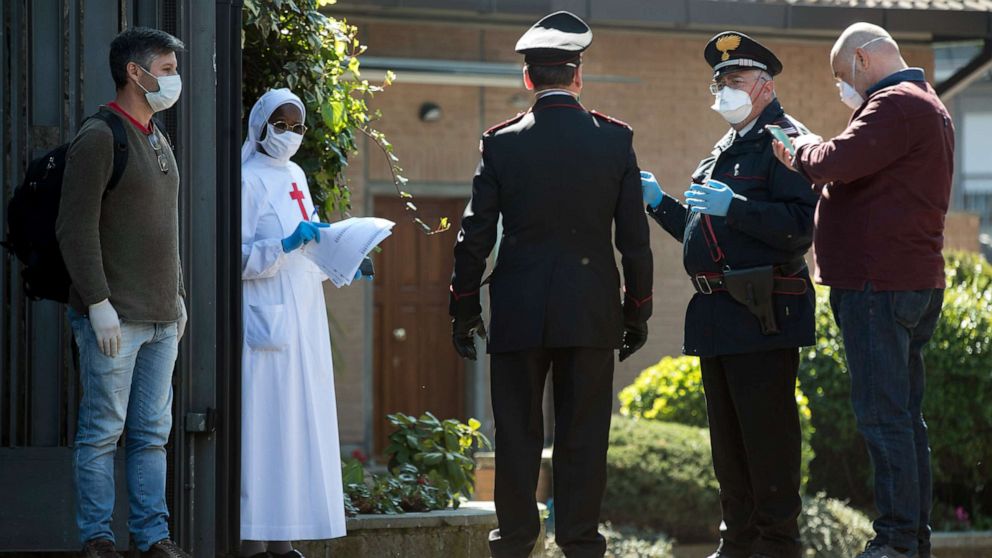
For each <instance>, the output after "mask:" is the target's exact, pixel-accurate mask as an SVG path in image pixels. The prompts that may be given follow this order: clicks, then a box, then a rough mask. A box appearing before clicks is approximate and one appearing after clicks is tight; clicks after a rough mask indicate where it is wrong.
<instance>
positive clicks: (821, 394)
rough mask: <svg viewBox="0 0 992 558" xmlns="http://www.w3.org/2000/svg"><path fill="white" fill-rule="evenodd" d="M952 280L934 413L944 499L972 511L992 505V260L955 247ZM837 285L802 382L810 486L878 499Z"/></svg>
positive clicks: (937, 347)
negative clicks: (853, 399) (810, 432)
mask: <svg viewBox="0 0 992 558" xmlns="http://www.w3.org/2000/svg"><path fill="white" fill-rule="evenodd" d="M946 260H947V265H946V275H947V281H948V287H947V290H946V292H945V295H944V307H943V314H942V316H941V321H940V323H939V325H938V326H937V330H936V332H935V333H934V336H933V339H932V340H931V342H930V344H929V345H928V347H927V349H926V351H925V354H924V360H925V363H926V367H927V388H926V389H927V393H926V398H925V400H924V416H925V417H926V419H927V423H928V425H929V428H930V445H931V447H932V449H933V453H932V462H933V472H934V488H935V491H934V494H935V498H936V500H937V503H938V504H939V506H941V507H942V508H943V509H952V510H955V509H957V508H958V507H963V508H964V510H965V512H967V513H970V515H971V516H972V517H981V516H982V515H987V514H989V513H990V512H992V488H990V487H989V486H988V484H987V483H988V479H989V478H990V477H992V467H990V463H992V444H989V443H988V442H987V440H988V438H989V435H988V433H989V432H992V405H990V404H989V400H988V397H987V394H989V393H992V266H990V265H989V263H988V262H986V261H985V259H984V258H982V257H981V256H980V255H978V254H969V253H955V252H949V253H948V254H946ZM828 292H829V291H828V290H827V289H823V288H818V289H817V336H818V341H817V346H816V347H815V348H810V349H809V350H806V351H804V353H803V357H804V358H803V361H802V364H801V366H800V383H801V385H802V386H803V389H804V391H805V393H806V394H807V395H808V396H809V398H810V408H811V410H812V413H813V417H812V418H813V426H814V427H815V428H816V434H815V435H814V436H813V449H814V451H815V452H816V459H814V460H813V463H812V466H811V481H810V488H811V489H813V490H823V491H825V492H826V493H828V494H830V495H832V496H835V497H839V498H844V499H850V500H851V501H852V502H854V503H855V504H856V505H859V506H868V505H870V504H871V489H870V486H871V467H870V462H869V459H868V455H867V451H866V449H865V447H864V442H863V440H862V438H861V436H860V434H858V432H857V429H856V426H855V421H854V414H853V411H852V409H851V403H850V378H849V376H848V372H847V365H846V362H845V360H844V351H843V343H842V341H841V336H840V331H839V329H838V328H837V325H836V324H835V323H834V320H833V316H832V314H831V310H830V305H829V299H828V296H829V295H828Z"/></svg>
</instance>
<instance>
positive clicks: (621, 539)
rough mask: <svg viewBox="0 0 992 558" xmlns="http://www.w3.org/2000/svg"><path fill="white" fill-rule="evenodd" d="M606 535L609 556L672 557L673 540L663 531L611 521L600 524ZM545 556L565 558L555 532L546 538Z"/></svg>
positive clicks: (547, 557)
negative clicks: (623, 525)
mask: <svg viewBox="0 0 992 558" xmlns="http://www.w3.org/2000/svg"><path fill="white" fill-rule="evenodd" d="M599 532H600V533H601V534H602V535H603V536H604V537H606V556H607V558H672V557H673V556H674V555H673V554H672V542H671V541H670V540H668V537H667V536H665V535H664V534H662V533H656V532H654V531H650V530H644V529H638V528H636V527H618V526H614V525H612V524H611V523H609V522H606V523H602V524H600V525H599ZM543 556H544V558H565V553H564V552H562V550H561V548H560V547H559V546H558V545H557V544H556V543H555V535H554V533H548V536H547V537H546V538H545V539H544V554H543Z"/></svg>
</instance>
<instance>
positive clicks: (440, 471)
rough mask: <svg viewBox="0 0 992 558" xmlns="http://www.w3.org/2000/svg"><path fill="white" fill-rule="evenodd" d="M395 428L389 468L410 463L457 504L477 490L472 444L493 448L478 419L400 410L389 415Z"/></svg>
mask: <svg viewBox="0 0 992 558" xmlns="http://www.w3.org/2000/svg"><path fill="white" fill-rule="evenodd" d="M387 418H388V419H389V422H390V423H392V424H393V426H395V427H396V430H395V431H394V432H393V433H392V434H390V435H389V447H387V448H386V455H389V456H390V457H389V469H390V471H393V472H394V473H396V474H399V473H400V471H401V470H402V467H403V466H406V465H410V466H412V467H413V471H414V472H419V474H421V475H424V476H426V477H427V479H428V480H429V481H430V483H431V484H432V485H433V486H436V487H438V489H440V490H441V492H442V497H443V498H444V500H445V501H446V502H445V505H447V503H448V502H450V503H451V505H452V506H453V507H455V508H458V505H459V503H460V498H461V497H465V498H468V497H471V496H472V492H473V491H474V490H475V461H473V460H472V457H471V452H472V449H473V448H478V449H483V448H486V449H488V448H490V447H492V445H491V444H490V443H489V439H488V438H486V436H485V435H484V434H483V433H482V432H480V431H479V427H480V426H482V425H481V423H479V421H477V420H475V419H470V420H469V421H468V424H463V423H461V422H459V421H457V420H455V419H447V420H444V421H441V420H438V419H437V417H435V416H434V415H432V414H431V413H425V414H424V415H423V416H421V417H420V418H419V419H417V418H414V417H411V416H409V415H404V414H403V413H397V414H395V415H388V416H387Z"/></svg>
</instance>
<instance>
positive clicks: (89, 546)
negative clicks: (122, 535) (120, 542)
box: [82, 539, 124, 558]
mask: <svg viewBox="0 0 992 558" xmlns="http://www.w3.org/2000/svg"><path fill="white" fill-rule="evenodd" d="M82 556H83V558H124V557H123V556H121V555H120V554H119V553H118V552H117V549H116V548H114V543H112V542H110V541H108V540H107V539H97V540H93V541H88V542H87V543H86V544H85V545H83V551H82Z"/></svg>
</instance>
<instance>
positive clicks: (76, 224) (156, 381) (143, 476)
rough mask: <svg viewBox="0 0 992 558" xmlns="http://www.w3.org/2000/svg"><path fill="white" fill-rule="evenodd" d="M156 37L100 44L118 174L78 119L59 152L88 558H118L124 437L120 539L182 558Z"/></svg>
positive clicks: (172, 283) (172, 66) (170, 259)
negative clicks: (116, 129) (126, 506)
mask: <svg viewBox="0 0 992 558" xmlns="http://www.w3.org/2000/svg"><path fill="white" fill-rule="evenodd" d="M183 48H184V47H183V44H182V42H181V41H179V39H177V38H175V37H173V36H172V35H169V34H168V33H165V32H162V31H158V30H154V29H146V28H140V27H138V28H131V29H129V30H127V31H124V32H123V33H121V34H120V35H118V36H117V37H116V38H115V39H114V41H113V42H112V43H111V45H110V71H111V74H112V75H113V78H114V82H115V84H116V86H117V97H116V99H115V100H114V101H113V102H111V103H109V104H108V105H107V106H105V107H101V109H100V110H104V111H110V112H112V113H113V114H114V115H115V116H117V117H118V118H120V119H121V120H122V121H123V125H124V128H125V129H126V131H127V142H128V145H127V165H126V166H125V167H124V172H123V174H122V175H121V178H120V180H119V182H118V183H117V185H116V187H115V188H113V189H112V190H108V189H107V185H108V182H109V180H110V177H111V174H112V172H113V162H114V141H113V134H112V132H111V130H110V127H109V126H108V125H107V124H106V123H105V122H104V121H102V120H100V119H96V118H92V119H89V120H87V121H86V122H85V123H84V124H83V126H82V129H81V130H80V131H79V134H78V135H77V136H76V138H75V140H74V141H73V143H72V147H71V148H70V149H69V155H68V159H67V162H66V169H65V178H64V181H63V185H62V201H61V205H60V208H59V216H58V223H57V234H58V239H59V245H60V247H61V249H62V256H63V258H64V259H65V263H66V268H67V269H68V271H69V275H70V277H71V278H72V288H71V291H70V300H69V304H70V309H69V311H68V313H69V321H70V322H71V324H72V329H73V333H74V336H75V339H76V344H77V345H78V347H79V368H80V371H79V373H80V383H81V385H82V392H83V396H82V400H81V401H80V404H79V424H78V428H77V431H76V438H75V443H74V450H73V469H74V474H75V481H76V522H77V524H78V526H79V531H80V538H81V542H82V543H83V545H84V546H83V555H84V556H88V557H94V558H97V557H101V558H103V557H108V558H113V557H118V556H120V554H118V553H117V551H116V550H115V548H114V543H115V541H114V534H113V531H112V530H111V528H110V520H111V513H112V511H113V509H114V495H115V490H114V452H115V449H116V446H117V442H118V440H119V439H120V437H121V434H122V433H123V431H124V427H125V426H127V431H128V434H127V441H126V452H127V484H128V495H129V501H130V514H129V520H128V528H129V530H130V532H131V536H132V539H133V544H135V545H136V546H137V547H138V549H139V550H140V551H141V555H142V556H170V557H180V558H181V557H185V556H188V554H186V553H185V552H184V551H183V550H182V549H181V548H179V547H178V546H177V545H176V544H175V543H174V542H172V541H171V540H170V539H169V528H168V517H169V511H168V508H167V506H166V499H165V479H166V453H165V444H166V442H167V441H168V439H169V432H170V431H171V430H172V372H173V369H174V367H175V362H176V355H177V352H178V345H179V339H180V338H181V337H182V335H183V330H184V329H185V327H186V309H185V303H184V301H183V298H184V297H185V292H184V290H183V281H182V271H181V266H180V261H179V212H178V202H179V200H178V198H179V168H178V167H177V165H176V160H175V157H174V156H173V153H172V149H171V147H170V145H169V142H168V140H167V137H166V135H165V134H164V133H163V132H162V131H161V130H159V129H157V128H156V126H155V125H154V123H153V122H152V115H153V114H154V113H156V112H158V111H162V110H165V109H167V108H169V107H171V106H172V105H173V104H175V102H176V100H178V98H179V94H180V91H181V90H182V82H181V79H180V77H179V74H178V68H177V61H176V52H179V51H182V50H183Z"/></svg>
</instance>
